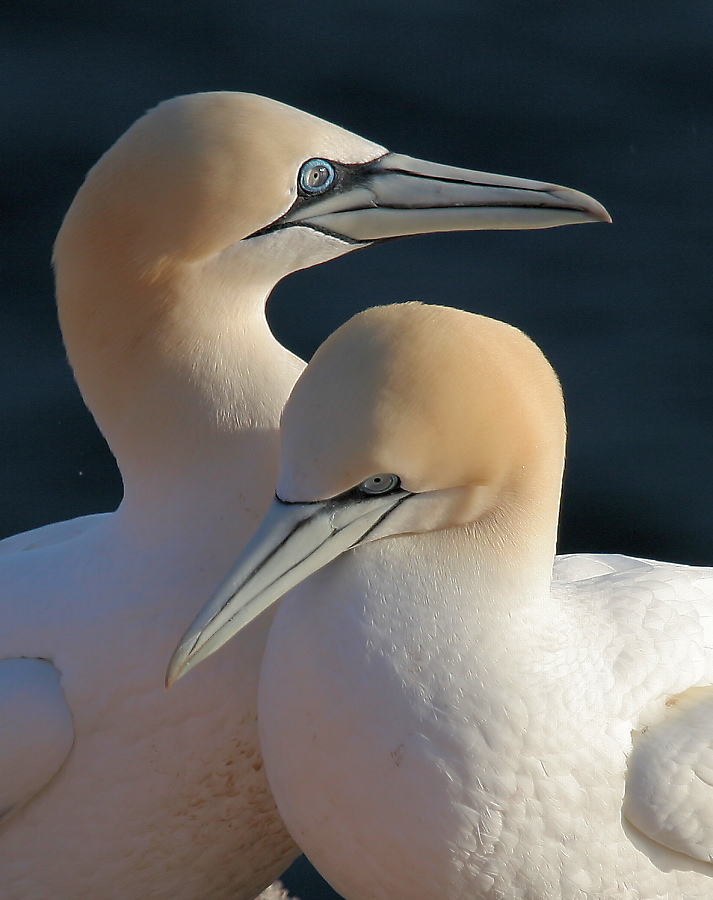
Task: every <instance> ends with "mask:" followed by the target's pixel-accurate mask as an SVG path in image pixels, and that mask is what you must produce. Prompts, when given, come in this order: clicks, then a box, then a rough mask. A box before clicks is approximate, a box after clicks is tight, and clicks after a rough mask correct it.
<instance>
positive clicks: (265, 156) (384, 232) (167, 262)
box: [55, 92, 609, 280]
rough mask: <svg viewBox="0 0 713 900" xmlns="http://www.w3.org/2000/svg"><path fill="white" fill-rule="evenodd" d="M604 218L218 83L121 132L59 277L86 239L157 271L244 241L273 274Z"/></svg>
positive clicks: (594, 207) (529, 186)
mask: <svg viewBox="0 0 713 900" xmlns="http://www.w3.org/2000/svg"><path fill="white" fill-rule="evenodd" d="M608 218H609V217H608V215H607V213H606V211H605V210H604V208H603V207H602V206H601V205H600V204H599V203H597V202H596V201H595V200H592V198H591V197H588V196H587V195H586V194H581V193H579V192H577V191H572V190H569V189H567V188H561V187H558V186H557V185H551V184H545V183H542V182H536V181H530V180H527V179H519V178H510V177H507V176H499V175H490V174H488V173H483V172H472V171H469V170H466V169H457V168H453V167H449V166H441V165H437V164H434V163H428V162H423V161H421V160H415V159H411V158H409V157H406V156H401V155H398V154H392V153H387V151H386V150H385V149H384V148H383V147H381V146H379V145H378V144H374V143H372V142H371V141H367V140H364V139H363V138H361V137H358V136H357V135H355V134H351V133H350V132H348V131H345V130H344V129H342V128H339V127H338V126H336V125H332V124H330V123H329V122H325V121H323V120H322V119H318V118H316V117H315V116H311V115H309V114H307V113H304V112H301V111H299V110H297V109H293V108H292V107H289V106H286V105H284V104H282V103H278V102H277V101H274V100H269V99H267V98H265V97H258V96H255V95H253V94H241V93H230V92H216V93H205V94H192V95H188V96H183V97H176V98H174V99H172V100H168V101H166V102H164V103H161V104H160V105H159V106H157V107H156V108H155V109H153V110H151V111H150V112H148V113H147V114H146V115H145V116H143V117H142V118H141V119H139V120H138V121H137V122H136V123H134V125H132V126H131V128H129V130H128V131H127V132H126V133H125V134H124V135H123V136H122V137H120V138H119V140H118V141H117V142H116V143H115V144H114V145H113V147H111V148H110V150H109V151H107V153H106V154H105V155H104V156H103V157H102V158H101V159H100V160H99V162H98V163H97V164H96V165H95V166H94V168H93V169H92V170H91V171H90V172H89V174H88V176H87V179H86V181H85V184H84V185H83V186H82V188H81V189H80V191H79V193H78V194H77V197H76V199H75V201H74V203H73V204H72V206H71V208H70V210H69V212H68V214H67V217H66V219H65V222H64V224H63V226H62V229H61V230H60V233H59V235H58V238H57V244H56V251H55V259H56V265H57V268H58V277H60V276H61V274H62V269H63V267H64V266H65V265H66V264H67V260H65V256H66V255H67V251H68V249H69V251H70V255H71V251H73V250H74V247H73V245H74V244H75V243H77V242H80V243H81V242H87V243H88V244H89V246H90V247H91V249H92V251H93V252H98V253H99V254H101V255H102V256H103V257H106V256H110V257H111V256H115V257H116V258H117V263H118V264H119V265H120V267H128V268H129V269H131V270H132V271H133V272H134V273H135V274H136V275H137V276H140V277H146V278H148V279H157V278H160V277H161V276H162V275H163V274H170V273H171V272H172V271H173V269H174V268H175V266H177V265H180V264H183V263H191V262H198V261H201V260H206V259H209V258H211V257H213V256H215V255H216V254H220V253H224V252H225V251H226V250H228V249H229V248H235V247H236V246H237V245H238V244H239V243H240V242H245V245H246V246H247V245H248V244H249V247H250V253H259V256H260V259H259V263H260V266H261V267H266V268H267V269H270V268H272V269H273V271H271V272H269V274H268V273H266V274H265V276H264V277H265V278H266V279H268V278H269V279H272V280H275V279H276V278H277V277H281V276H282V275H284V274H286V272H287V271H292V270H293V269H294V268H302V267H304V266H307V265H312V264H313V263H314V262H319V261H321V259H322V258H330V257H332V256H336V255H339V254H341V253H345V252H347V251H349V250H352V249H354V248H355V247H358V246H361V245H364V244H368V243H372V242H373V241H377V240H383V239H386V238H391V237H398V236H402V235H407V234H417V233H423V232H429V231H451V230H460V229H466V230H467V229H479V228H539V227H549V226H553V225H561V224H570V223H574V222H586V221H596V220H605V221H606V220H608ZM315 237H317V238H318V239H317V241H316V242H315V241H314V238H315ZM309 238H312V241H310V240H308V239H309ZM293 242H294V243H293ZM266 246H269V252H268V251H267V250H265V249H264V248H265V247H266ZM258 248H260V250H263V252H261V253H260V252H259V250H258ZM318 248H319V249H318ZM250 253H247V252H246V254H245V256H243V257H241V263H242V264H243V265H245V264H247V263H248V260H249V256H250ZM283 257H284V258H283ZM269 261H272V262H273V266H272V267H270V266H269V265H268V262H269Z"/></svg>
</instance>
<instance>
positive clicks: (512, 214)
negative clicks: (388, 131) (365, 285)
mask: <svg viewBox="0 0 713 900" xmlns="http://www.w3.org/2000/svg"><path fill="white" fill-rule="evenodd" d="M281 221H282V225H283V227H284V226H286V225H306V226H310V227H312V228H316V229H318V230H320V231H324V232H326V233H329V234H333V235H336V236H339V237H344V238H347V239H348V240H352V241H357V242H371V241H377V240H384V239H387V238H394V237H402V236H405V235H410V234H426V233H430V232H434V231H470V230H476V229H516V228H552V227H554V226H556V225H572V224H576V223H578V222H597V221H599V222H611V218H610V216H609V213H608V212H607V211H606V209H604V207H603V206H602V205H601V203H598V202H597V201H596V200H594V199H593V198H592V197H589V196H588V195H587V194H583V193H581V192H580V191H574V190H571V189H570V188H565V187H560V186H559V185H556V184H547V183H545V182H541V181H530V180H528V179H525V178H512V177H510V176H507V175H491V174H489V173H488V172H474V171H470V170H469V169H458V168H454V167H452V166H442V165H439V164H438V163H431V162H425V161H424V160H420V159H412V158H411V157H409V156H402V155H400V154H396V153H387V154H386V156H382V157H381V158H380V159H378V160H375V161H374V162H372V163H369V164H367V165H366V166H364V167H363V173H362V175H361V177H359V178H355V179H354V181H353V182H352V183H351V184H349V185H348V186H347V185H345V186H344V187H343V188H342V189H341V190H339V191H334V192H332V193H329V194H325V195H324V196H323V197H321V198H319V199H315V200H314V201H312V202H310V203H309V204H307V205H305V206H301V207H299V208H295V209H293V210H292V211H291V212H289V213H288V214H287V215H286V216H285V217H284V219H283V220H281Z"/></svg>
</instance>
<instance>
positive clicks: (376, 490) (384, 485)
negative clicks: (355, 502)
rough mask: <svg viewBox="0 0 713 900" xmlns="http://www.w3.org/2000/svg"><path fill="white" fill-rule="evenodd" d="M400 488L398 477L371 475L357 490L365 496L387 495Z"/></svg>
mask: <svg viewBox="0 0 713 900" xmlns="http://www.w3.org/2000/svg"><path fill="white" fill-rule="evenodd" d="M398 487H401V479H400V478H399V476H398V475H387V474H383V473H382V474H380V475H372V476H371V478H367V479H366V481H362V483H361V484H360V485H359V490H360V491H363V492H364V493H365V494H388V493H389V491H395V490H396V488H398Z"/></svg>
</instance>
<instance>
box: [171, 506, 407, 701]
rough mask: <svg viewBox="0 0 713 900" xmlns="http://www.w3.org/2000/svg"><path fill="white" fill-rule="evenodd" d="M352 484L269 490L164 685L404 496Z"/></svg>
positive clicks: (372, 525)
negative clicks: (296, 492)
mask: <svg viewBox="0 0 713 900" xmlns="http://www.w3.org/2000/svg"><path fill="white" fill-rule="evenodd" d="M410 496H412V495H411V493H410V492H409V491H404V490H402V489H398V490H395V491H392V492H390V493H389V494H384V495H381V496H378V495H376V496H365V495H364V494H362V493H361V492H359V491H358V490H357V489H354V490H351V491H348V492H347V493H346V494H341V495H340V496H339V497H335V498H333V499H331V500H324V501H322V502H318V503H285V502H284V501H282V500H280V498H279V497H275V499H274V500H273V502H272V505H271V506H270V509H269V510H268V511H267V514H266V516H265V518H264V519H263V521H262V523H261V525H260V527H259V528H258V530H257V531H256V533H255V535H254V536H253V538H252V540H251V541H250V543H249V544H248V545H247V547H246V548H245V550H244V551H243V553H242V554H241V556H240V558H239V559H238V561H237V562H236V563H235V565H234V566H233V568H232V569H231V570H230V572H229V573H228V575H227V577H226V578H225V580H224V581H223V583H222V584H221V585H220V587H219V588H218V589H217V591H216V592H215V594H213V596H212V597H211V599H210V600H209V601H208V603H207V604H206V605H205V606H204V607H203V609H202V610H201V612H200V613H199V614H198V616H197V617H196V619H195V621H194V622H193V624H192V625H191V626H190V628H189V629H188V631H186V633H185V634H184V635H183V637H182V638H181V641H180V643H179V645H178V647H177V648H176V650H175V651H174V654H173V656H172V657H171V661H170V663H169V666H168V672H167V673H166V687H171V685H172V684H174V683H175V682H176V681H177V680H178V679H179V678H180V677H181V676H182V675H185V673H186V672H187V671H188V670H189V669H192V668H193V667H194V666H195V665H197V663H199V662H201V661H202V660H204V659H205V658H206V657H208V656H210V655H211V654H212V653H215V651H216V650H217V649H218V648H219V647H221V646H222V645H223V644H224V643H225V642H226V641H228V640H229V639H230V638H231V637H233V635H235V634H237V632H238V631H240V630H241V629H242V628H244V627H245V626H246V625H248V624H249V623H250V622H251V621H252V620H253V619H254V618H255V617H256V616H258V615H259V614H260V613H261V612H262V611H263V610H265V609H267V607H268V606H270V605H271V604H272V603H275V602H276V601H277V600H279V599H280V597H282V596H283V595H284V594H286V593H287V591H289V590H290V588H292V587H294V586H295V585H296V584H299V583H300V582H301V581H304V579H305V578H307V577H308V576H309V575H311V574H312V573H313V572H316V571H317V569H321V568H322V566H325V565H326V564H327V563H328V562H330V561H331V560H333V559H334V558H335V557H337V556H339V555H340V553H343V552H344V551H345V550H350V549H351V548H352V547H355V546H356V545H357V544H359V543H360V542H361V541H362V540H363V539H364V538H365V537H366V536H367V535H368V534H369V532H371V531H372V530H373V529H374V528H375V527H376V526H377V525H378V524H379V522H381V521H382V520H383V519H384V518H385V517H386V516H388V515H389V513H390V512H391V511H392V510H394V509H395V508H396V507H397V506H398V505H399V504H400V503H402V502H403V501H404V500H405V499H406V498H407V497H410Z"/></svg>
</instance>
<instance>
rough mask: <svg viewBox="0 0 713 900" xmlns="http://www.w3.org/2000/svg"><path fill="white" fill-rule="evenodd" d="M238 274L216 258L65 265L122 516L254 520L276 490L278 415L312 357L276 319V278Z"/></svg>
mask: <svg viewBox="0 0 713 900" xmlns="http://www.w3.org/2000/svg"><path fill="white" fill-rule="evenodd" d="M77 271H79V275H77V274H76V273H77ZM231 274H233V276H234V273H231ZM236 281H238V279H235V278H234V277H233V278H232V279H231V278H229V277H227V275H226V273H225V272H224V271H222V270H221V267H220V265H218V264H217V263H216V261H215V260H212V261H211V263H210V265H208V264H205V263H198V264H191V265H185V266H183V267H182V268H181V270H180V271H177V272H176V273H175V277H169V278H165V279H162V280H160V281H156V282H151V281H148V280H143V281H140V280H138V279H130V278H129V277H127V276H125V275H124V277H123V278H122V277H120V273H118V272H109V273H107V272H97V270H96V269H95V268H94V267H92V266H86V265H85V266H79V267H78V269H75V271H70V272H69V274H68V275H67V273H66V272H62V273H60V272H59V271H58V278H57V283H58V284H57V287H58V294H57V295H58V307H59V315H60V322H61V324H62V330H63V335H64V338H65V343H66V346H67V351H68V354H69V357H70V361H71V363H72V366H73V369H74V373H75V377H76V379H77V383H78V384H79V387H80V390H81V391H82V394H83V396H84V398H85V401H86V403H87V405H88V406H89V408H90V409H91V411H92V413H93V414H94V416H95V418H96V420H97V423H98V425H99V427H100V428H101V430H102V432H103V434H104V436H105V437H106V439H107V441H108V443H109V446H110V447H111V450H112V452H113V453H114V455H115V456H116V458H117V462H118V464H119V468H120V470H121V474H122V477H123V480H124V486H125V498H124V501H123V503H122V507H121V512H122V516H123V517H124V518H125V519H127V518H131V519H133V520H134V521H135V522H137V523H138V522H139V521H140V522H141V523H142V526H143V527H144V528H146V529H147V530H148V529H151V530H152V531H156V530H157V528H158V529H159V530H160V529H161V527H162V526H164V527H168V528H172V527H173V522H174V520H175V518H176V517H180V516H181V515H182V516H183V517H185V515H186V514H187V513H189V514H190V518H191V520H192V521H194V522H195V523H196V527H198V523H199V522H201V521H208V520H209V519H211V518H219V517H220V516H221V515H222V514H223V512H225V514H226V515H227V513H228V511H229V510H230V512H231V516H232V525H231V527H233V526H234V527H235V528H236V529H240V528H241V527H243V528H244V527H245V526H246V525H247V524H248V523H249V524H250V526H252V525H253V524H256V522H255V523H254V522H253V518H256V517H257V516H259V515H260V514H262V512H263V511H264V508H265V504H266V502H267V499H268V498H269V497H270V496H271V493H272V491H273V489H274V484H275V481H276V472H277V458H278V427H279V418H280V414H281V411H282V407H283V405H284V403H285V401H286V400H287V397H288V395H289V392H290V390H291V388H292V386H293V384H294V381H295V380H296V378H297V377H298V375H299V373H300V371H301V370H302V368H303V367H304V364H303V363H302V361H301V360H299V359H297V357H295V356H294V355H293V354H291V353H290V352H289V351H287V350H286V349H285V348H284V347H282V346H281V345H280V344H279V343H278V342H277V341H276V340H275V338H274V337H273V335H272V333H271V332H270V330H269V327H268V324H267V321H266V318H265V312H264V306H265V301H266V297H267V295H268V294H269V291H270V289H271V287H272V284H264V283H260V282H259V281H255V280H252V279H250V278H247V279H243V281H242V283H240V284H239V285H237V286H236V284H235V282H236Z"/></svg>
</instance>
